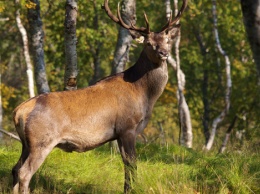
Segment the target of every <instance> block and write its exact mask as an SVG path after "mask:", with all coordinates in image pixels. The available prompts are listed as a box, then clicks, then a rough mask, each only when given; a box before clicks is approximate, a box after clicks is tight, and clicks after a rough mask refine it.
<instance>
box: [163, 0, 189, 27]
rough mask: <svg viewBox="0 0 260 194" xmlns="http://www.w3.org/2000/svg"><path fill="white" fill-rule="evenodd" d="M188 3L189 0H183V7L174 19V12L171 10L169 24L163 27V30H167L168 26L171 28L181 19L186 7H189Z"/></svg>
mask: <svg viewBox="0 0 260 194" xmlns="http://www.w3.org/2000/svg"><path fill="white" fill-rule="evenodd" d="M187 5H188V0H183V4H182V6H181V9H180V10H179V12H178V14H177V15H176V17H175V18H174V20H172V12H171V14H170V18H169V20H168V22H167V24H166V25H165V26H164V27H163V28H162V30H161V32H163V31H165V30H167V29H168V28H170V27H171V26H173V25H174V24H175V23H177V22H178V21H179V20H180V18H181V15H182V13H183V11H184V10H185V8H186V7H187Z"/></svg>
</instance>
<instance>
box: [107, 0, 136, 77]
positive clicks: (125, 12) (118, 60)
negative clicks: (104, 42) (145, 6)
mask: <svg viewBox="0 0 260 194" xmlns="http://www.w3.org/2000/svg"><path fill="white" fill-rule="evenodd" d="M120 10H121V16H122V19H123V21H124V22H125V23H126V24H128V25H130V22H132V23H133V24H135V23H136V2H135V0H123V1H122V7H121V9H120ZM129 18H131V20H129ZM132 40H133V39H132V37H131V35H130V33H129V31H128V30H127V29H125V28H123V27H121V26H120V27H119V31H118V38H117V44H116V49H115V53H114V59H113V62H112V71H111V74H114V73H119V72H122V71H123V70H124V69H125V65H126V62H127V61H128V54H129V49H130V47H131V43H132Z"/></svg>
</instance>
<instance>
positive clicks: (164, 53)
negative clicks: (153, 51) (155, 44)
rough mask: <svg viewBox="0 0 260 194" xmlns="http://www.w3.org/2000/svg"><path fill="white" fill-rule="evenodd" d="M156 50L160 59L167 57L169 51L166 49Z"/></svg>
mask: <svg viewBox="0 0 260 194" xmlns="http://www.w3.org/2000/svg"><path fill="white" fill-rule="evenodd" d="M158 52H159V56H160V58H161V59H167V57H168V56H169V53H168V51H166V50H159V51H158Z"/></svg>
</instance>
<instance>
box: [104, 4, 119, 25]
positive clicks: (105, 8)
mask: <svg viewBox="0 0 260 194" xmlns="http://www.w3.org/2000/svg"><path fill="white" fill-rule="evenodd" d="M102 9H104V10H105V11H106V13H107V15H108V16H109V17H110V18H111V19H112V20H113V21H114V22H116V23H118V24H120V23H119V19H118V18H117V17H116V16H114V15H113V13H112V12H111V10H110V8H109V6H108V0H105V1H104V5H103V6H102Z"/></svg>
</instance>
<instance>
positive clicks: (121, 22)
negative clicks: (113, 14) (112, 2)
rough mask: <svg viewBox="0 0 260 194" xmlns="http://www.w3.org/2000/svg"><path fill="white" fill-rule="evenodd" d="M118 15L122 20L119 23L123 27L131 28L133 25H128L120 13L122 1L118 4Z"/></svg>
mask: <svg viewBox="0 0 260 194" xmlns="http://www.w3.org/2000/svg"><path fill="white" fill-rule="evenodd" d="M117 17H118V19H119V21H120V23H119V24H120V25H121V26H122V27H124V28H126V29H131V27H130V26H128V25H127V24H126V23H125V22H124V21H123V19H122V17H121V14H120V2H119V3H118V4H117Z"/></svg>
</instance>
